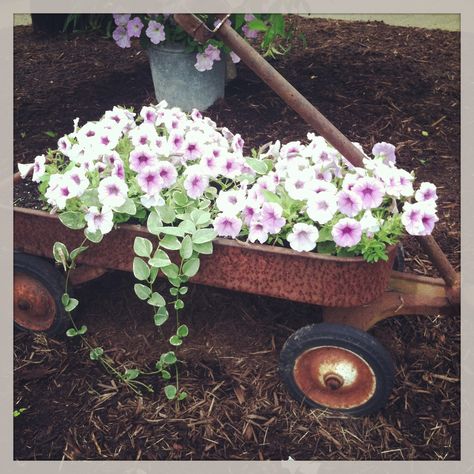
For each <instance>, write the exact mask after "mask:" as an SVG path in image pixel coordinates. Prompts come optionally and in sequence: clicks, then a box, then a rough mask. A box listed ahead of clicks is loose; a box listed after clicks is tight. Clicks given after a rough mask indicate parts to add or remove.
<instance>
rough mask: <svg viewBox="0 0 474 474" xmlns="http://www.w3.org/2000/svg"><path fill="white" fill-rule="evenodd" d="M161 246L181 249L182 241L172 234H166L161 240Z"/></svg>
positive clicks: (169, 248)
mask: <svg viewBox="0 0 474 474" xmlns="http://www.w3.org/2000/svg"><path fill="white" fill-rule="evenodd" d="M160 247H164V248H165V249H168V250H179V249H180V248H181V242H180V241H179V240H178V239H177V238H176V237H174V236H172V235H165V236H164V237H163V238H162V239H161V240H160Z"/></svg>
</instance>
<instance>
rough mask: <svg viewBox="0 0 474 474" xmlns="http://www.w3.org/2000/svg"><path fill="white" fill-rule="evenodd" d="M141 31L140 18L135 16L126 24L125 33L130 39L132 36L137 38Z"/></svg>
mask: <svg viewBox="0 0 474 474" xmlns="http://www.w3.org/2000/svg"><path fill="white" fill-rule="evenodd" d="M142 29H143V23H142V20H140V17H138V16H136V17H135V18H132V19H131V20H129V21H128V22H127V33H128V36H129V37H130V38H133V37H134V36H135V37H136V38H139V37H140V35H141V32H142Z"/></svg>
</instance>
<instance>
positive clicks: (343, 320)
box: [323, 271, 459, 331]
mask: <svg viewBox="0 0 474 474" xmlns="http://www.w3.org/2000/svg"><path fill="white" fill-rule="evenodd" d="M450 291H451V288H450V287H448V286H447V285H446V283H445V282H444V280H443V279H441V278H430V277H426V276H418V275H412V274H409V273H401V272H395V271H394V272H392V274H391V279H390V282H389V284H388V288H387V291H385V293H384V294H383V295H382V296H380V297H379V298H377V299H376V300H374V301H372V302H370V303H368V304H365V305H360V306H357V307H354V308H324V309H323V320H324V321H325V322H328V323H334V324H347V325H349V326H352V327H355V328H358V329H362V330H364V331H368V330H369V329H370V328H372V327H373V326H374V325H375V324H377V323H378V322H379V321H382V320H384V319H387V318H391V317H395V316H408V315H422V316H433V315H441V316H449V315H452V314H456V312H459V306H457V305H453V304H452V302H451V301H450V298H449V295H450ZM458 314H459V313H458Z"/></svg>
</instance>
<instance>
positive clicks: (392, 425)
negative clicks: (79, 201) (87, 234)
mask: <svg viewBox="0 0 474 474" xmlns="http://www.w3.org/2000/svg"><path fill="white" fill-rule="evenodd" d="M290 22H291V23H292V25H294V26H296V28H297V32H298V33H299V32H304V34H305V36H306V43H303V42H302V41H301V40H300V39H295V40H294V42H293V48H292V49H291V51H290V53H289V54H288V55H287V56H284V57H281V58H278V60H277V61H274V62H273V63H274V65H275V67H277V68H278V70H279V71H280V72H281V73H282V74H283V75H284V76H285V77H286V78H287V79H288V80H289V81H290V82H292V83H293V84H294V85H295V86H296V87H297V89H299V90H300V91H301V92H302V93H303V94H304V95H305V96H306V97H307V98H308V99H309V100H310V101H311V102H312V103H314V104H315V105H317V106H318V107H319V108H320V110H321V111H322V112H323V113H324V114H325V115H326V116H327V117H329V118H330V119H331V120H332V121H333V122H334V123H335V124H336V125H337V126H338V127H339V128H340V129H341V130H342V131H343V132H344V133H345V134H347V135H348V136H349V138H350V139H351V140H353V141H359V142H360V143H361V144H362V145H363V146H364V148H365V149H367V150H370V149H371V147H372V146H373V144H374V143H375V142H377V141H388V142H391V143H394V144H396V145H397V149H398V155H399V163H400V164H401V166H403V167H405V168H406V169H415V170H416V173H417V177H418V180H419V181H420V182H421V181H423V180H429V181H432V182H434V183H435V184H436V185H437V187H438V194H439V197H440V199H439V217H440V222H439V223H438V225H437V228H436V232H435V237H436V238H437V240H438V242H439V243H440V245H441V247H442V248H443V250H444V251H445V252H446V253H447V255H448V257H449V259H450V261H451V262H452V263H453V264H454V265H455V266H456V268H457V269H459V264H460V114H459V111H460V45H459V33H456V32H444V31H439V30H424V29H417V28H402V27H393V26H387V25H385V24H383V23H380V22H370V23H362V22H360V23H348V22H343V21H329V20H307V19H302V18H297V17H290ZM14 45H15V98H14V99H15V102H14V112H15V156H14V158H15V162H30V161H32V158H34V156H36V155H37V154H40V153H42V152H43V151H44V150H45V149H46V148H48V147H54V146H55V144H56V141H57V139H58V138H59V137H60V136H62V134H64V133H66V132H69V131H71V130H72V121H73V119H74V118H75V117H80V118H81V123H84V121H86V120H96V119H98V118H99V117H100V116H101V114H102V113H103V112H104V111H105V110H107V109H109V108H111V107H112V106H113V105H117V104H121V105H126V106H134V107H135V109H139V108H140V107H141V106H142V105H144V104H148V103H150V102H153V101H154V98H153V86H152V82H151V77H150V73H149V69H148V63H147V58H146V56H145V53H144V52H143V51H141V50H140V49H138V48H132V49H129V50H119V49H118V48H117V47H116V46H115V45H114V44H113V42H112V41H110V40H108V39H105V38H102V37H101V36H100V35H99V34H95V33H92V34H90V33H88V34H77V35H74V36H70V37H68V38H64V37H63V36H57V37H52V38H51V37H43V36H37V35H34V34H33V32H32V29H31V28H30V27H16V28H15V43H14ZM207 114H208V115H209V116H210V117H212V118H213V119H214V120H216V121H217V122H218V124H221V125H225V126H227V127H228V128H230V129H231V130H232V131H234V132H239V133H241V134H242V136H243V137H244V139H245V140H246V145H247V146H248V147H249V148H250V147H253V146H259V145H262V144H264V143H266V142H268V141H270V140H276V139H280V140H283V141H289V140H305V138H306V133H307V132H308V131H309V127H308V126H307V125H306V124H305V123H304V122H303V121H302V120H301V119H300V118H299V117H298V116H297V115H296V114H295V113H294V112H293V111H292V110H290V109H289V108H288V107H287V106H285V104H284V103H283V102H282V101H281V100H280V99H279V98H278V97H277V96H276V95H275V94H274V93H273V92H272V91H271V90H269V89H268V88H267V86H265V85H264V84H263V83H262V82H261V81H260V79H258V78H257V77H256V76H255V75H254V74H253V73H252V72H251V71H249V70H248V69H247V68H246V66H245V65H241V64H239V65H238V77H237V79H235V80H234V81H232V82H231V83H229V84H228V86H227V91H226V98H225V100H222V101H221V102H220V103H218V104H215V105H214V106H213V107H212V108H211V109H210V110H209V111H208V112H207ZM54 134H56V136H54V137H52V136H51V135H54ZM15 205H20V206H27V207H38V206H39V203H38V202H37V200H36V194H35V192H34V186H32V185H31V184H27V183H22V184H21V185H19V186H17V187H16V189H15ZM405 248H406V253H407V258H406V263H407V267H408V269H409V270H410V271H413V272H415V273H422V274H429V275H435V270H434V269H433V268H432V266H431V265H430V263H429V261H428V259H427V258H426V256H424V255H423V254H422V253H421V251H420V249H419V248H418V246H417V244H416V243H415V242H414V241H413V240H407V241H406V242H405ZM163 285H164V284H163ZM132 286H133V276H131V275H128V274H122V273H115V274H109V275H106V276H105V277H103V278H102V279H100V280H97V281H96V282H91V283H88V284H85V285H83V286H82V287H80V288H78V289H77V290H76V295H77V297H78V299H79V300H80V309H79V310H78V312H77V316H76V317H77V320H78V322H79V323H80V324H86V325H87V326H88V328H89V334H90V337H91V340H92V341H93V342H94V343H95V344H97V345H99V346H101V347H103V348H104V350H105V351H106V353H107V355H109V356H110V357H112V358H113V359H114V360H115V362H116V363H117V364H118V365H119V366H121V368H122V369H123V368H125V367H130V368H131V367H140V368H146V369H152V367H153V365H154V362H155V361H156V359H157V357H158V356H159V354H160V353H161V352H162V351H163V350H164V349H165V347H166V345H165V344H164V343H163V340H164V339H163V336H162V335H161V334H160V333H159V332H158V331H157V328H156V327H155V326H154V325H153V322H152V318H151V315H150V314H149V311H148V310H149V308H147V306H146V304H142V303H141V302H139V301H137V299H136V298H135V296H134V294H133V290H132ZM163 289H164V290H165V291H166V288H165V287H163ZM317 320H318V310H317V308H314V307H311V306H307V305H301V304H295V303H290V302H286V301H279V300H274V299H270V298H262V297H256V296H251V295H244V294H237V293H232V292H228V291H223V290H216V289H213V288H206V287H202V286H192V287H191V291H190V294H189V295H188V298H187V305H186V310H185V311H184V315H183V322H186V323H187V324H188V326H189V327H190V333H191V335H190V337H189V338H188V340H187V341H186V343H185V344H184V347H183V348H182V349H180V350H179V358H180V359H181V360H182V361H183V363H182V364H181V378H180V380H181V384H182V385H183V386H184V387H185V388H186V390H187V391H188V392H189V394H190V395H189V398H188V400H187V401H185V402H184V403H181V404H180V405H179V406H175V405H174V404H173V403H169V402H167V401H166V400H165V398H164V395H163V394H162V385H161V382H160V381H158V380H157V379H155V378H153V377H150V378H149V379H148V380H147V382H149V383H150V384H152V385H153V386H154V387H155V392H154V393H153V394H145V395H143V396H142V397H137V396H135V395H134V394H133V393H131V392H130V391H129V390H127V389H125V388H123V387H121V386H118V385H117V383H116V382H115V381H114V380H113V379H112V378H111V377H110V376H108V375H107V374H105V373H104V372H103V371H102V370H101V369H100V368H99V367H98V365H97V364H96V363H94V362H92V361H91V360H89V356H88V352H87V351H86V350H85V349H84V348H83V346H81V344H79V343H78V342H76V341H74V340H65V339H64V338H57V339H47V338H45V337H44V336H41V335H30V334H25V333H18V334H16V335H15V354H14V356H15V408H17V409H18V408H22V407H24V408H26V411H25V412H24V413H23V414H22V415H21V416H19V417H17V418H15V432H14V436H15V453H14V456H15V459H21V460H26V459H50V460H53V459H71V460H72V459H102V460H104V459H107V460H111V459H129V460H133V459H144V460H145V459H149V460H151V459H182V460H189V459H242V460H259V459H260V460H263V459H273V460H279V459H283V460H285V459H288V457H289V456H291V457H292V458H293V459H297V460H304V459H319V460H343V459H344V460H354V459H356V460H359V459H360V460H362V459H383V460H389V459H390V460H395V459H396V460H403V459H405V460H406V459H437V460H439V459H459V458H460V416H459V415H460V399H459V397H460V394H459V387H460V384H459V377H460V370H459V342H460V324H459V317H452V318H446V319H443V318H441V317H438V316H437V315H436V314H433V315H432V316H431V317H428V318H426V317H424V318H423V317H410V318H394V319H392V320H390V321H384V322H382V323H380V324H378V325H377V326H376V327H375V328H374V329H373V330H372V331H371V333H372V334H373V335H374V336H376V337H377V338H378V339H379V341H381V342H382V343H383V344H384V345H385V346H386V347H387V348H388V349H389V350H390V352H391V353H392V355H393V357H394V360H395V364H396V367H397V369H396V380H395V388H394V390H393V392H392V394H391V396H390V399H389V402H388V404H387V405H386V407H385V408H384V409H382V410H381V411H380V412H379V413H377V414H374V415H371V416H369V417H365V418H361V419H352V418H349V417H345V416H340V415H334V414H332V415H331V414H329V413H325V412H323V411H319V410H310V409H308V408H305V407H303V406H300V405H299V404H298V403H296V402H294V401H292V400H291V399H290V398H289V396H288V395H287V392H286V390H285V388H284V387H283V386H282V384H281V382H280V381H279V378H278V374H277V368H276V367H277V361H278V353H279V350H280V349H281V347H282V345H283V343H284V341H285V340H286V338H287V337H288V336H289V335H290V334H291V333H292V332H293V331H294V330H296V329H297V328H299V327H301V326H304V325H307V324H311V323H313V322H316V321H317ZM166 350H167V349H166Z"/></svg>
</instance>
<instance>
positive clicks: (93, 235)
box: [84, 229, 104, 244]
mask: <svg viewBox="0 0 474 474" xmlns="http://www.w3.org/2000/svg"><path fill="white" fill-rule="evenodd" d="M84 235H85V236H86V237H87V238H88V239H89V240H90V241H91V242H93V243H94V244H98V243H99V242H100V241H101V240H102V238H103V237H104V236H103V235H102V232H101V231H100V230H96V231H95V232H90V231H89V230H87V229H84Z"/></svg>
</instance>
